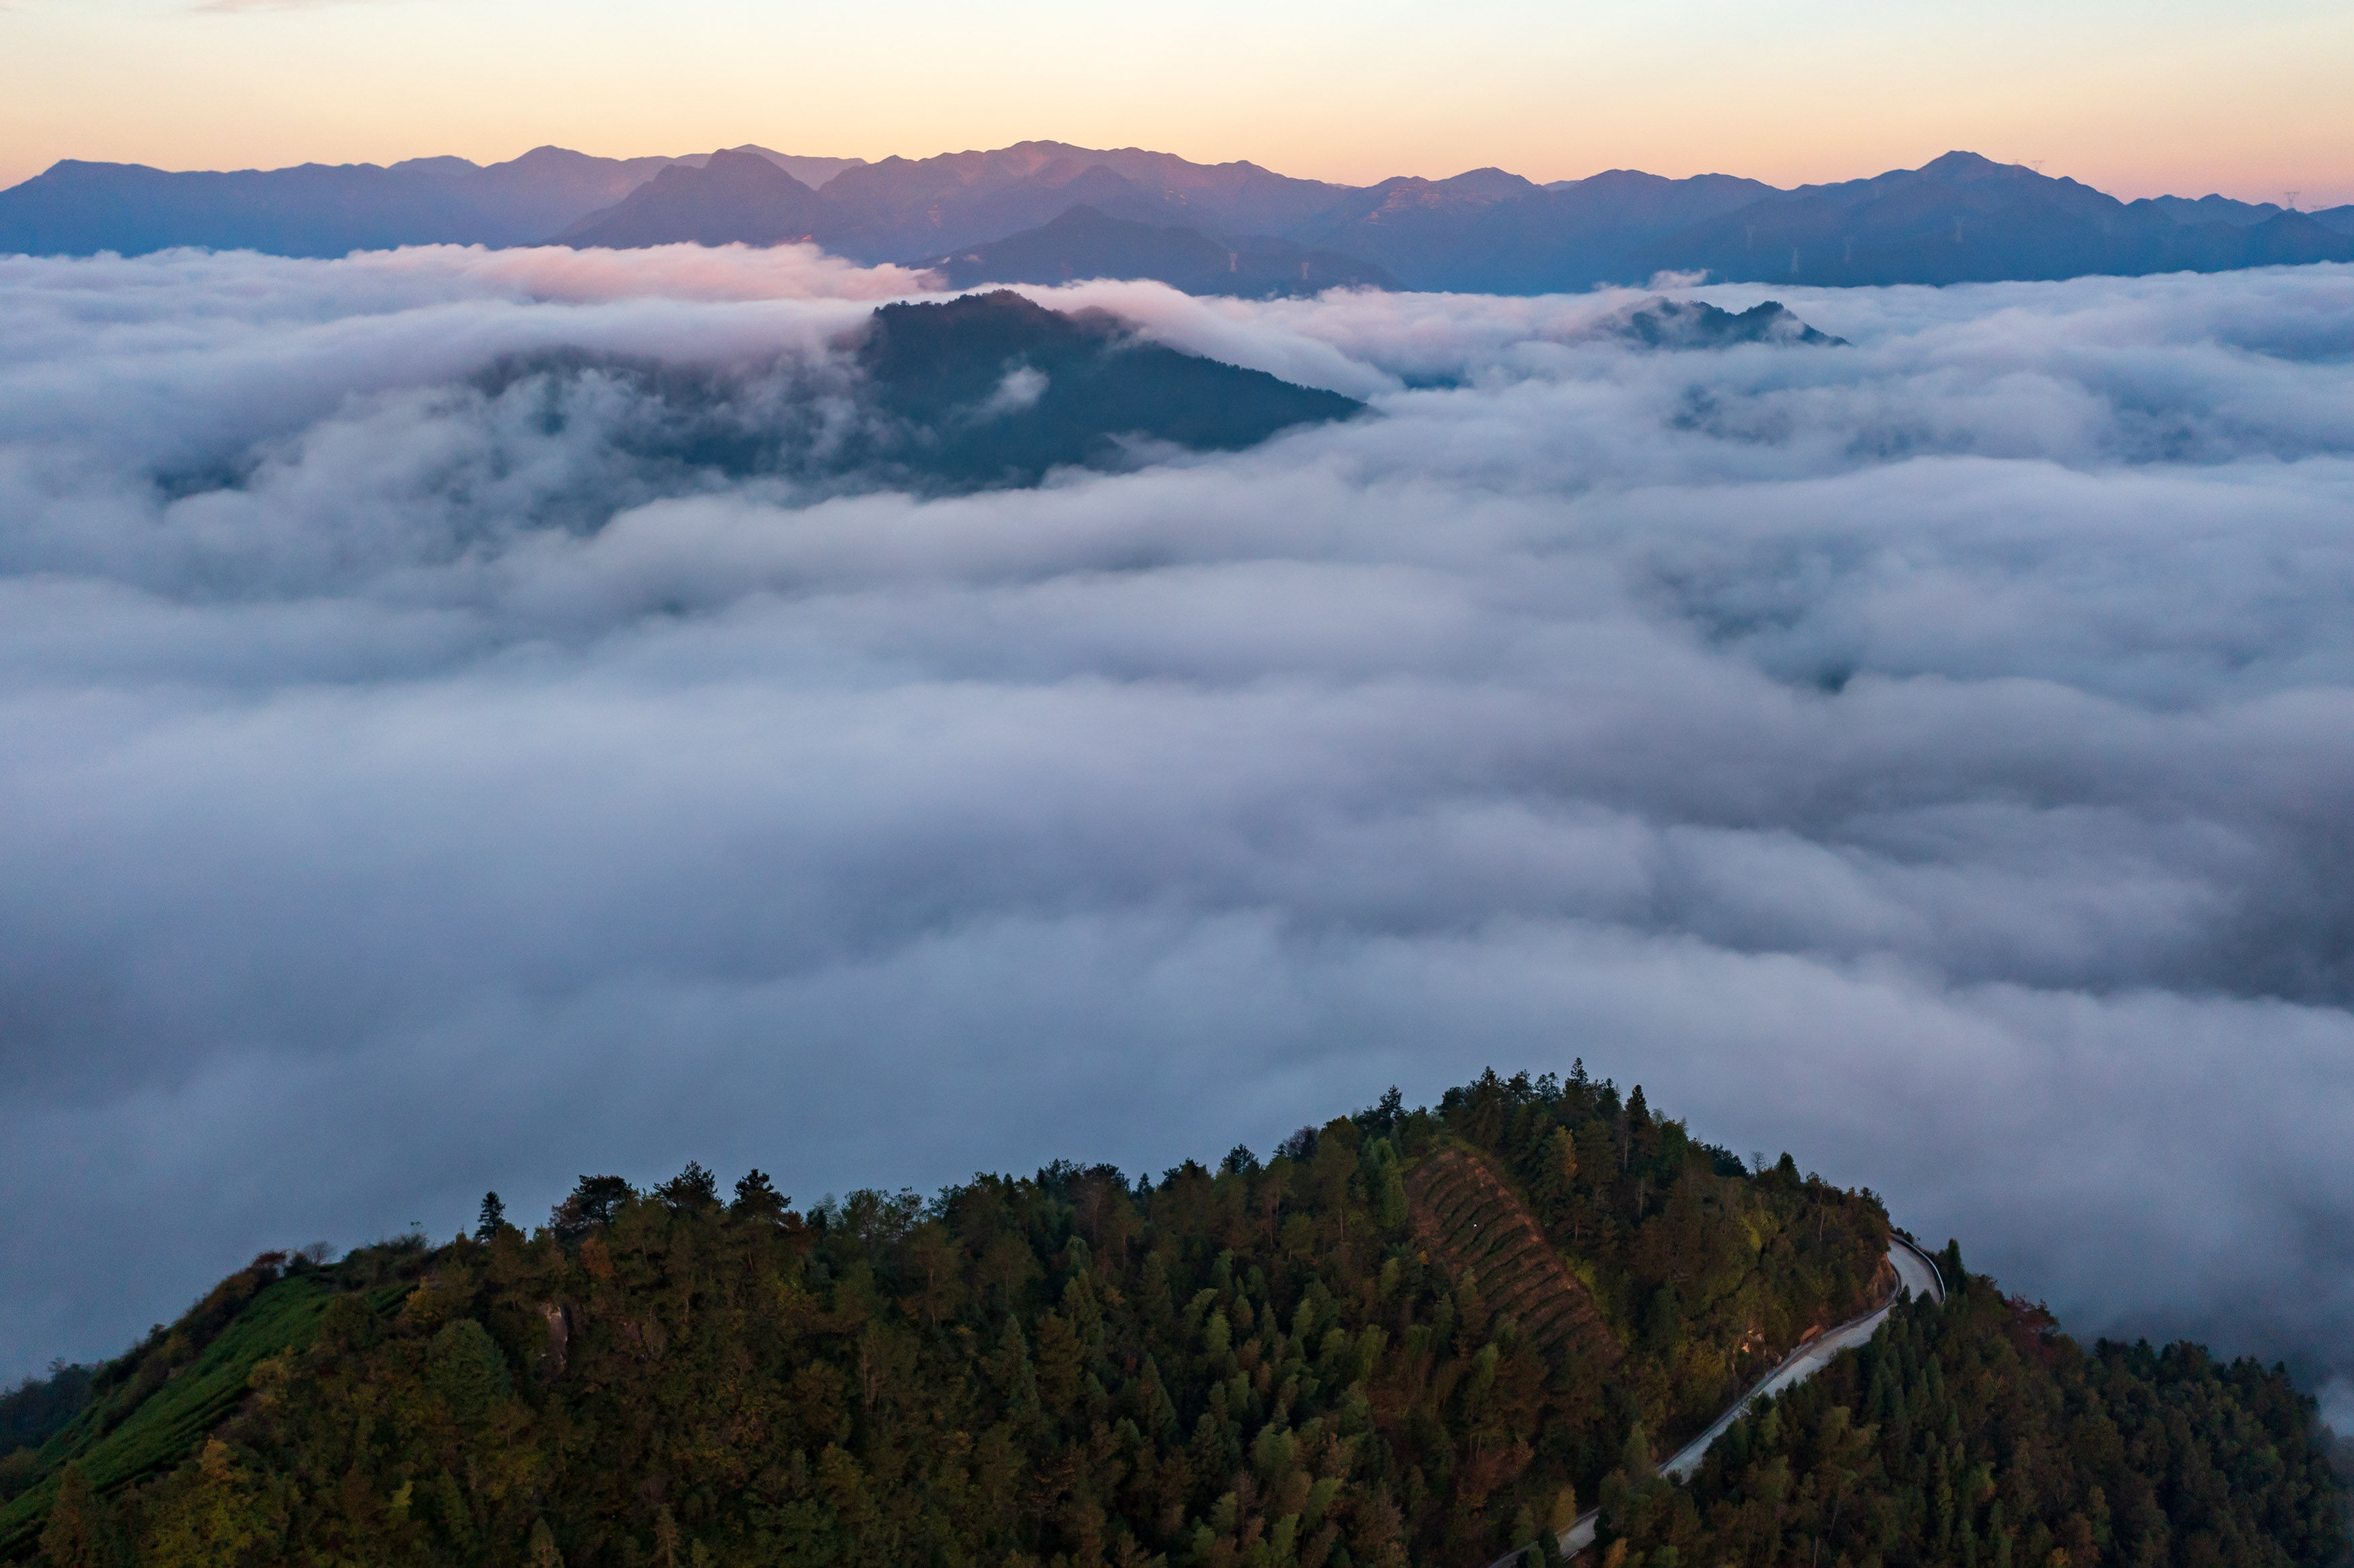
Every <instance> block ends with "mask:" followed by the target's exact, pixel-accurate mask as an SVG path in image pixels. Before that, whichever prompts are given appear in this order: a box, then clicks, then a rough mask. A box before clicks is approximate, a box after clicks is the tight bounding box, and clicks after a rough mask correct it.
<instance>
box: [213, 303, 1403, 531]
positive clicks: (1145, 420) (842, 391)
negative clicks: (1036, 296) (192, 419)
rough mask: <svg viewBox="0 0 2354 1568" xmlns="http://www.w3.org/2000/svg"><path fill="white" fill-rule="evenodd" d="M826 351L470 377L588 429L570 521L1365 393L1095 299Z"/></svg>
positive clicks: (1146, 458)
mask: <svg viewBox="0 0 2354 1568" xmlns="http://www.w3.org/2000/svg"><path fill="white" fill-rule="evenodd" d="M835 349H836V352H835V353H833V354H831V355H826V356H824V357H822V358H821V359H818V360H815V361H804V360H800V359H791V358H788V359H784V360H780V361H776V362H763V363H753V364H742V365H726V364H722V365H695V364H684V365H682V364H666V363H663V362H659V361H653V360H645V359H634V358H625V357H620V356H616V355H605V354H591V353H585V352H580V351H577V350H560V349H559V350H553V351H548V352H543V353H539V354H534V355H524V356H518V357H513V358H507V359H503V360H501V361H499V362H498V363H497V364H495V365H493V366H490V367H488V368H487V369H486V370H484V371H483V372H482V374H481V375H480V376H476V377H475V378H474V386H473V390H474V391H475V392H476V393H478V394H479V395H481V396H482V397H486V398H490V399H493V400H496V401H501V402H504V403H505V404H508V405H510V406H512V407H514V408H516V409H517V411H518V413H519V414H522V415H524V416H525V417H526V418H529V419H530V421H531V422H532V423H533V425H534V426H535V428H536V429H540V430H542V431H544V432H546V433H548V434H562V433H564V432H567V431H570V430H576V429H577V430H579V431H581V432H583V433H585V434H587V435H588V437H589V439H588V440H586V441H583V442H581V443H579V444H580V446H581V448H582V450H585V451H588V452H589V453H592V454H593V459H592V461H588V463H587V464H586V466H584V467H583V468H582V469H581V470H580V471H579V474H578V484H577V485H575V486H573V487H569V488H565V487H559V488H558V489H557V490H555V491H552V492H550V493H548V495H547V497H546V502H545V504H546V506H548V507H551V508H554V511H553V513H551V514H548V515H545V516H535V517H534V518H532V519H531V521H532V522H534V523H535V524H543V525H553V526H567V527H574V528H593V527H595V526H597V525H599V524H601V523H602V522H603V521H604V520H605V519H606V518H607V517H610V515H611V514H612V513H613V512H614V511H615V510H618V509H619V508H620V507H623V506H628V505H634V504H639V503H642V502H644V501H646V500H649V499H652V497H653V496H655V495H660V494H682V493H694V492H695V491H698V490H701V489H704V488H706V487H707V485H708V484H709V483H710V482H712V481H713V480H715V479H729V480H741V479H747V478H755V477H762V476H771V477H775V478H777V479H779V480H782V481H786V482H792V483H795V484H798V485H805V486H810V487H813V488H815V489H816V490H817V491H819V492H820V493H824V492H831V491H840V490H849V489H872V488H875V487H877V486H887V487H891V488H896V489H908V490H916V491H923V492H949V491H968V490H974V489H983V488H991V487H997V486H1005V485H1023V484H1034V483H1035V482H1038V481H1039V480H1040V479H1041V478H1043V477H1044V475H1045V474H1046V473H1047V472H1049V471H1052V470H1055V469H1058V468H1074V467H1080V468H1096V469H1122V468H1130V467H1134V466H1137V465H1139V464H1142V463H1147V462H1150V461H1156V460H1159V459H1161V458H1164V457H1166V456H1168V455H1170V454H1171V453H1172V452H1173V451H1188V452H1201V451H1235V450H1242V449H1243V448H1246V447H1250V446H1254V445H1256V444H1257V443H1258V442H1260V441H1263V440H1267V439H1268V438H1269V437H1271V436H1274V435H1276V434H1278V432H1280V431H1283V430H1286V429H1292V428H1294V427H1296V426H1300V425H1305V424H1312V423H1317V422H1320V421H1324V420H1331V419H1341V418H1349V417H1351V416H1352V415H1355V414H1358V413H1360V412H1362V411H1363V408H1364V405H1363V404H1361V403H1359V402H1358V401H1356V400H1355V399H1354V398H1352V397H1342V396H1341V395H1340V394H1338V393H1335V392H1327V391H1323V390H1321V389H1320V388H1317V387H1299V386H1295V385H1293V384H1292V383H1290V382H1288V381H1283V380H1279V379H1278V378H1277V377H1275V376H1269V375H1267V373H1266V372H1264V371H1258V370H1248V369H1245V368H1243V367H1242V366H1235V365H1227V364H1224V363H1222V362H1220V361H1217V360H1214V359H1204V358H1203V357H1201V356H1199V355H1191V354H1185V353H1182V352H1181V351H1180V350H1177V349H1173V348H1170V347H1167V346H1166V345H1164V344H1154V343H1150V342H1147V341H1145V340H1143V339H1142V338H1141V337H1140V336H1139V335H1138V334H1137V333H1136V332H1135V330H1134V329H1133V328H1132V327H1131V326H1130V325H1129V323H1125V322H1123V321H1121V320H1119V318H1117V317H1115V316H1112V315H1110V314H1108V313H1105V312H1102V311H1077V312H1059V311H1050V310H1047V309H1045V308H1044V307H1043V306H1041V305H1037V304H1034V303H1033V302H1030V301H1028V300H1026V299H1023V297H1022V296H1020V295H1018V294H1015V293H1012V292H1010V291H998V292H995V293H990V294H972V295H966V296H964V297H963V298H960V299H957V300H952V301H949V302H946V303H937V304H935V303H924V304H893V305H885V306H883V307H881V308H880V309H878V310H876V311H875V313H874V314H873V315H872V316H870V317H869V318H868V319H867V322H866V323H865V324H864V326H863V327H862V328H860V329H859V330H858V331H857V332H856V333H854V334H850V335H849V336H848V337H847V338H846V339H845V340H844V341H843V342H842V343H840V344H836V345H835ZM222 482H237V481H236V480H235V477H234V474H233V473H231V474H229V475H228V476H226V477H225V478H224V479H223V481H222Z"/></svg>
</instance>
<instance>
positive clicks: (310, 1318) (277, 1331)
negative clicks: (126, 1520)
mask: <svg viewBox="0 0 2354 1568" xmlns="http://www.w3.org/2000/svg"><path fill="white" fill-rule="evenodd" d="M332 1294H333V1293H332V1292H331V1291H330V1290H329V1289H328V1288H327V1287H326V1286H325V1285H324V1284H323V1282H322V1281H321V1280H320V1279H319V1278H318V1277H316V1276H313V1275H302V1276H297V1277H292V1278H286V1279H281V1280H279V1281H278V1282H277V1283H275V1284H273V1285H268V1286H265V1287H262V1288H260V1290H259V1291H258V1292H256V1293H255V1294H254V1295H252V1296H251V1297H250V1298H249V1299H248V1300H247V1301H246V1302H245V1303H244V1305H243V1307H242V1308H240V1309H239V1311H238V1312H237V1314H236V1316H235V1317H234V1318H232V1319H230V1320H229V1322H228V1326H227V1327H226V1328H224V1329H223V1330H221V1331H220V1333H219V1334H218V1335H217V1336H216V1337H214V1338H213V1339H211V1340H209V1342H207V1343H205V1344H204V1345H202V1346H201V1348H196V1347H194V1346H193V1345H191V1347H190V1348H191V1349H192V1350H193V1352H194V1353H193V1356H192V1359H189V1360H187V1361H184V1362H181V1363H180V1364H177V1365H173V1364H171V1363H172V1361H174V1360H175V1357H174V1355H173V1351H174V1350H175V1348H176V1347H175V1343H174V1340H175V1338H179V1339H183V1340H185V1339H187V1338H189V1336H186V1334H181V1335H177V1336H175V1335H166V1336H165V1337H164V1338H163V1339H162V1340H160V1341H158V1342H157V1343H155V1344H154V1345H153V1346H152V1347H151V1348H150V1349H149V1350H148V1351H147V1352H146V1354H145V1355H144V1356H142V1357H141V1358H139V1360H140V1365H139V1366H138V1368H137V1369H136V1370H133V1371H132V1372H130V1374H129V1375H128V1376H125V1377H122V1378H120V1379H118V1380H117V1381H116V1382H115V1383H112V1385H111V1386H110V1387H108V1388H106V1389H105V1390H104V1391H103V1392H101V1393H99V1394H98V1395H97V1397H95V1398H93V1399H92V1400H91V1402H90V1404H89V1406H88V1407H86V1408H85V1409H84V1410H83V1411H82V1412H81V1414H79V1415H77V1416H76V1417H74V1419H73V1421H72V1422H71V1423H70V1424H69V1425H67V1427H66V1428H65V1430H63V1431H62V1432H59V1433H58V1435H57V1436H54V1437H51V1438H50V1439H49V1440H48V1442H47V1443H45V1444H43V1445H42V1446H41V1449H40V1454H39V1458H38V1461H37V1464H38V1473H39V1474H40V1475H41V1476H42V1479H41V1480H40V1481H39V1482H38V1483H37V1485H35V1486H34V1487H33V1488H32V1489H30V1490H28V1491H27V1492H25V1493H24V1494H22V1495H21V1496H19V1497H17V1498H16V1499H12V1500H11V1501H10V1502H9V1503H8V1504H7V1506H5V1508H0V1558H5V1557H8V1556H13V1555H14V1554H16V1552H21V1551H23V1550H24V1549H25V1548H26V1547H27V1546H28V1545H29V1544H31V1542H32V1539H33V1537H34V1536H35V1535H36V1534H37V1533H38V1531H39V1526H40V1521H41V1520H42V1518H43V1516H45V1515H46V1514H47V1513H48V1509H49V1504H50V1503H51V1502H52V1501H53V1500H54V1499H55V1498H56V1496H57V1490H58V1477H59V1474H60V1473H61V1472H62V1471H63V1470H64V1468H65V1467H66V1465H67V1463H68V1462H69V1461H73V1462H76V1463H79V1464H80V1467H81V1469H82V1473H83V1474H85V1475H87V1476H88V1477H89V1478H90V1483H91V1484H92V1485H93V1486H95V1487H96V1488H97V1489H99V1490H100V1491H101V1492H108V1491H112V1490H115V1489H120V1488H122V1487H123V1486H126V1485H128V1484H130V1483H131V1482H133V1481H136V1480H140V1479H142V1478H145V1477H148V1476H152V1475H155V1474H158V1473H160V1472H162V1471H164V1470H168V1469H171V1468H172V1467H175V1466H176V1465H178V1464H179V1463H180V1462H181V1461H183V1460H185V1459H186V1458H187V1457H188V1456H189V1455H190V1454H192V1453H194V1452H195V1451H196V1446H197V1444H198V1443H200V1442H201V1441H202V1440H203V1438H204V1436H205V1434H206V1433H207V1432H209V1431H210V1430H212V1428H213V1426H214V1425H216V1424H217V1423H218V1422H219V1421H220V1419H221V1418H222V1417H223V1416H225V1415H227V1414H228V1413H229V1412H230V1411H231V1410H233V1409H235V1408H236V1406H237V1404H238V1402H239V1400H240V1399H241V1398H242V1397H243V1396H244V1394H245V1391H246V1380H247V1378H248V1377H249V1375H250V1374H251V1372H252V1371H253V1368H254V1367H255V1365H256V1364H257V1363H259V1362H260V1361H262V1360H264V1359H265V1358H267V1357H270V1356H273V1355H276V1354H278V1353H279V1352H281V1351H286V1350H291V1349H297V1348H300V1347H301V1346H303V1345H307V1344H308V1343H310V1341H311V1338H312V1335H313V1331H314V1330H316V1329H317V1327H318V1321H319V1314H320V1313H321V1312H322V1311H323V1310H324V1309H325V1308H326V1304H327V1301H328V1299H329V1298H330V1296H331V1295H332ZM198 1310H199V1311H201V1310H202V1308H201V1307H200V1308H198ZM193 1315H194V1314H192V1316H193ZM126 1359H128V1358H126ZM150 1369H153V1370H152V1371H151V1370H150Z"/></svg>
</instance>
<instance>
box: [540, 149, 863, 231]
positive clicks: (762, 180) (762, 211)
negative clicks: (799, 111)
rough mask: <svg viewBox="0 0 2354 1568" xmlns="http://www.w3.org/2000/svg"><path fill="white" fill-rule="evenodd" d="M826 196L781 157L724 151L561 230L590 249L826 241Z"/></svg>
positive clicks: (669, 172) (829, 215)
mask: <svg viewBox="0 0 2354 1568" xmlns="http://www.w3.org/2000/svg"><path fill="white" fill-rule="evenodd" d="M834 216H835V209H834V208H833V207H832V205H831V204H829V203H828V202H827V201H826V200H825V198H824V197H822V196H819V195H818V194H817V192H815V191H813V190H811V188H810V187H809V186H808V185H803V184H802V183H801V181H800V180H797V179H795V178H794V177H793V176H792V175H790V174H788V173H786V172H785V171H784V170H783V169H782V168H780V167H779V166H778V165H777V164H775V163H774V162H772V161H770V160H769V159H768V158H765V157H762V156H761V155H760V154H758V153H750V152H718V153H714V154H711V156H710V158H709V159H708V160H706V161H705V164H704V165H703V166H702V167H701V168H695V167H694V166H693V165H691V164H670V165H669V166H667V167H665V168H663V169H660V170H658V171H656V172H655V174H654V177H653V178H652V179H650V180H648V181H646V182H645V183H644V184H643V185H640V186H638V187H637V188H636V189H635V190H633V191H631V192H630V193H629V194H628V195H627V196H623V197H622V198H621V199H620V201H619V202H617V203H615V204H614V205H613V206H611V207H604V208H602V209H600V210H599V211H596V212H592V213H590V214H589V215H588V217H584V218H582V219H581V220H580V221H579V222H578V223H576V224H574V225H572V226H571V227H570V228H567V229H565V230H564V232H563V233H561V234H559V235H557V237H556V238H557V243H558V244H562V245H571V246H577V247H578V248H580V249H591V248H598V247H601V248H604V249H612V250H629V249H637V248H640V247H642V246H648V245H674V244H678V243H680V242H682V241H685V242H691V243H693V244H696V245H739V244H740V245H782V244H790V243H792V242H795V241H798V240H803V239H811V238H821V237H822V236H823V235H824V234H825V233H826V232H828V231H829V230H830V229H831V228H833V227H834V224H833V219H834ZM821 242H822V238H821Z"/></svg>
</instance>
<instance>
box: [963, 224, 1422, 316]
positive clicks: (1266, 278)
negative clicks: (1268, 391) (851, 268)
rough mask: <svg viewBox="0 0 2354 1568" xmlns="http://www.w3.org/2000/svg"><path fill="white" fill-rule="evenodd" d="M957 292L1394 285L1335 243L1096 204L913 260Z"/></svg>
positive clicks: (1262, 294) (1263, 290)
mask: <svg viewBox="0 0 2354 1568" xmlns="http://www.w3.org/2000/svg"><path fill="white" fill-rule="evenodd" d="M917 265H919V266H921V267H923V268H925V269H926V270H929V271H932V272H936V273H938V275H939V276H940V277H941V278H942V279H943V280H944V281H946V282H947V283H948V286H949V288H951V289H964V288H970V287H971V286H972V285H974V284H976V283H989V282H994V283H1047V284H1053V283H1067V282H1069V281H1072V280H1073V279H1075V278H1150V279H1152V280H1154V281H1158V282H1162V283H1167V284H1168V285H1170V286H1171V287H1172V288H1174V289H1179V290H1182V291H1184V292H1186V293H1188V294H1237V295H1242V296H1245V297H1247V298H1251V299H1268V298H1276V297H1293V296H1299V295H1307V294H1320V293H1322V292H1323V291H1325V290H1327V289H1395V288H1397V287H1398V281H1397V280H1396V279H1395V278H1393V277H1392V276H1390V274H1389V273H1387V272H1385V271H1384V270H1382V269H1381V268H1379V267H1375V266H1373V265H1371V264H1370V263H1367V262H1363V261H1360V260H1357V259H1356V258H1355V257H1353V256H1344V255H1342V254H1341V252H1339V251H1337V250H1315V249H1309V248H1308V247H1306V246H1302V245H1294V244H1292V243H1291V242H1290V241H1288V240H1284V239H1269V238H1265V237H1263V236H1254V235H1235V236H1232V237H1229V238H1217V237H1214V236H1212V235H1207V234H1204V233H1203V232H1202V231H1201V230H1199V229H1197V228H1172V227H1167V226H1163V225H1158V224H1150V223H1131V222H1129V221H1128V220H1127V219H1125V218H1118V217H1110V216H1109V215H1108V214H1106V213H1101V212H1097V210H1096V209H1095V208H1094V207H1087V206H1084V205H1083V206H1079V207H1073V208H1071V210H1070V211H1068V212H1066V213H1065V214H1063V216H1062V217H1058V218H1056V219H1055V220H1054V221H1053V222H1052V223H1048V224H1044V225H1042V226H1041V227H1039V228H1031V229H1025V230H1023V232H1022V233H1020V234H1014V235H1009V236H1007V237H1006V238H1003V239H996V240H991V241H990V242H989V243H988V244H985V245H977V246H974V247H973V248H972V249H970V250H966V251H961V252H958V253H955V254H951V255H946V256H934V257H931V258H928V260H924V261H921V262H919V263H917Z"/></svg>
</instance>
